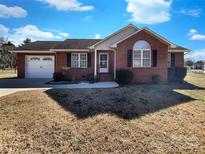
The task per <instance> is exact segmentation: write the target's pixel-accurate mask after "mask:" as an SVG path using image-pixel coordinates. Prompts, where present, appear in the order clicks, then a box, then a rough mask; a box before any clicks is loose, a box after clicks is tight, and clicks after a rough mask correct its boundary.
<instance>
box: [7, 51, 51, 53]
mask: <svg viewBox="0 0 205 154" xmlns="http://www.w3.org/2000/svg"><path fill="white" fill-rule="evenodd" d="M10 52H14V53H53V52H51V51H43V50H42V51H41V50H12V51H10Z"/></svg>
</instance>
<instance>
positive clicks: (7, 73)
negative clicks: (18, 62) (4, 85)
mask: <svg viewBox="0 0 205 154" xmlns="http://www.w3.org/2000/svg"><path fill="white" fill-rule="evenodd" d="M15 77H17V74H16V71H15V70H1V69H0V79H3V78H15Z"/></svg>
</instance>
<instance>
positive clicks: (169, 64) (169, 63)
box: [168, 53, 171, 68]
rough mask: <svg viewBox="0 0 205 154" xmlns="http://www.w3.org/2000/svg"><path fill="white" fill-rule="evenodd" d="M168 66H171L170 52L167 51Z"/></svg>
mask: <svg viewBox="0 0 205 154" xmlns="http://www.w3.org/2000/svg"><path fill="white" fill-rule="evenodd" d="M168 68H171V53H168Z"/></svg>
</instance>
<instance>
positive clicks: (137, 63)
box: [13, 24, 189, 83]
mask: <svg viewBox="0 0 205 154" xmlns="http://www.w3.org/2000/svg"><path fill="white" fill-rule="evenodd" d="M188 51H189V50H188V49H186V48H183V47H180V46H178V45H175V44H173V43H171V42H170V41H168V40H167V39H165V38H163V37H162V36H159V35H158V34H156V33H155V32H153V31H151V30H150V29H148V28H142V29H140V28H137V27H135V26H134V25H132V24H129V25H128V26H126V27H124V28H122V29H120V30H118V31H117V32H115V33H113V34H111V35H110V36H108V37H106V38H104V39H67V40H65V41H36V42H33V43H29V44H27V45H25V46H22V47H18V48H16V49H15V51H13V52H16V53H17V55H18V78H52V74H53V73H54V72H61V71H64V70H66V71H67V72H68V74H69V72H70V77H71V76H73V74H74V75H75V77H76V78H77V79H79V80H81V79H84V78H86V77H87V76H88V75H91V76H93V77H95V79H97V81H112V80H114V79H115V78H116V71H117V70H119V69H129V70H131V71H132V72H133V74H134V78H133V82H150V81H151V79H152V76H153V75H156V74H157V75H160V76H161V82H164V83H166V82H167V80H168V68H169V67H184V53H186V52H188ZM68 76H69V75H68Z"/></svg>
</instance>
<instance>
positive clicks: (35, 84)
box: [0, 79, 53, 97]
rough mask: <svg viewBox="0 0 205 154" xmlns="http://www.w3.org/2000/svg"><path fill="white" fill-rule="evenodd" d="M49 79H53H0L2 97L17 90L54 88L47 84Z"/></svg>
mask: <svg viewBox="0 0 205 154" xmlns="http://www.w3.org/2000/svg"><path fill="white" fill-rule="evenodd" d="M48 81H51V79H0V97H1V96H5V95H9V94H12V93H14V92H17V91H26V90H37V89H45V90H47V89H51V88H53V87H52V85H49V84H46V82H48Z"/></svg>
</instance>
